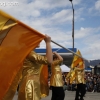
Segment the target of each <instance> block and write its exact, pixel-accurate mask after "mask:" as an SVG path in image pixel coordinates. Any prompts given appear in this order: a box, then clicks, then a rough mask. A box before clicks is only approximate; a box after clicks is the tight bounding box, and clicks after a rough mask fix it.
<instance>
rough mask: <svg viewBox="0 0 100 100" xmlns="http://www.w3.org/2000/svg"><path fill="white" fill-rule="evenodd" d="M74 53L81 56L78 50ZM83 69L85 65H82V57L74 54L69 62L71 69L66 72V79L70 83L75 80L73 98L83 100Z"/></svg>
mask: <svg viewBox="0 0 100 100" xmlns="http://www.w3.org/2000/svg"><path fill="white" fill-rule="evenodd" d="M76 54H78V55H80V56H81V53H80V51H79V50H78V51H77V52H76ZM84 69H85V65H84V61H83V59H82V58H80V57H78V56H76V55H75V56H74V59H73V62H72V64H71V70H70V72H69V73H68V75H67V76H66V79H67V80H68V79H69V80H70V84H72V82H73V81H75V83H76V85H77V88H76V95H75V100H84V99H83V96H84V94H85V93H84V92H85V88H84V82H85V81H84ZM79 93H80V94H79ZM79 96H80V98H79Z"/></svg>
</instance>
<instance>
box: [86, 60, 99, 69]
mask: <svg viewBox="0 0 100 100" xmlns="http://www.w3.org/2000/svg"><path fill="white" fill-rule="evenodd" d="M99 64H100V59H98V60H90V63H89V62H87V61H85V66H86V67H89V66H90V65H91V66H96V65H99Z"/></svg>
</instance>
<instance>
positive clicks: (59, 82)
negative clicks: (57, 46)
mask: <svg viewBox="0 0 100 100" xmlns="http://www.w3.org/2000/svg"><path fill="white" fill-rule="evenodd" d="M53 54H54V57H53V63H52V64H51V78H50V86H51V89H52V97H51V100H64V97H65V93H64V89H63V85H64V80H63V78H62V72H61V68H60V65H61V63H62V61H63V58H62V57H61V56H60V55H59V54H58V53H57V52H54V53H53Z"/></svg>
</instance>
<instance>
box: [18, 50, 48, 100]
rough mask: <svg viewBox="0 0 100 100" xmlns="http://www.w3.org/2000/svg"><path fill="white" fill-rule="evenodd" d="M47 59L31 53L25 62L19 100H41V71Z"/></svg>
mask: <svg viewBox="0 0 100 100" xmlns="http://www.w3.org/2000/svg"><path fill="white" fill-rule="evenodd" d="M42 64H48V61H47V58H46V57H44V56H40V55H38V54H36V53H35V52H33V51H32V52H31V53H30V54H29V55H28V56H27V58H26V59H25V61H24V65H23V72H22V80H21V82H20V87H19V94H18V100H40V99H41V92H40V69H41V65H42Z"/></svg>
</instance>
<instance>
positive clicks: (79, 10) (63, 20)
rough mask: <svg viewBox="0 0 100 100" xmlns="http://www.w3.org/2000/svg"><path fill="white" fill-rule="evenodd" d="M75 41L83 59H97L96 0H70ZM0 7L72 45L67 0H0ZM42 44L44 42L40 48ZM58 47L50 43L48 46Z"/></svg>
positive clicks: (99, 19)
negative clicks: (71, 0)
mask: <svg viewBox="0 0 100 100" xmlns="http://www.w3.org/2000/svg"><path fill="white" fill-rule="evenodd" d="M73 6H74V10H75V20H74V21H75V22H74V23H75V30H74V33H75V34H74V36H75V39H74V41H75V43H74V47H75V48H77V49H79V50H80V51H81V53H82V55H83V57H84V58H86V59H88V60H90V59H100V0H73ZM0 9H2V10H4V11H6V12H7V13H9V14H10V15H12V16H14V17H15V18H17V19H18V20H20V21H22V22H23V23H25V24H27V25H29V26H30V27H32V28H34V29H36V30H37V31H39V32H41V33H42V34H47V35H49V36H51V38H52V40H53V41H55V42H57V43H59V44H60V45H62V46H64V47H66V48H72V47H73V46H72V44H73V43H72V18H73V12H72V5H71V2H70V1H69V0H0ZM43 47H45V45H44V42H42V43H41V48H43ZM55 47H57V48H59V47H58V46H57V45H55V44H53V43H52V48H55Z"/></svg>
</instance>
